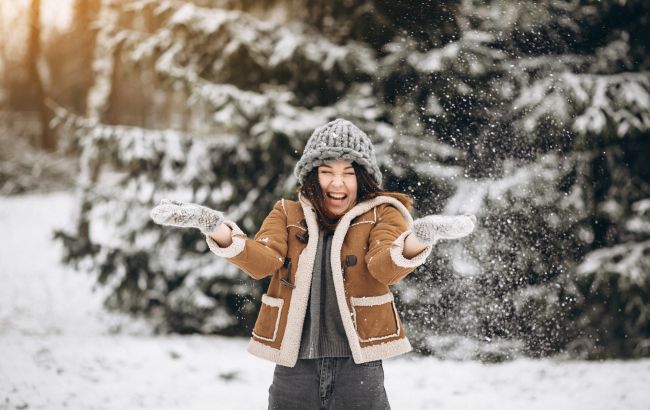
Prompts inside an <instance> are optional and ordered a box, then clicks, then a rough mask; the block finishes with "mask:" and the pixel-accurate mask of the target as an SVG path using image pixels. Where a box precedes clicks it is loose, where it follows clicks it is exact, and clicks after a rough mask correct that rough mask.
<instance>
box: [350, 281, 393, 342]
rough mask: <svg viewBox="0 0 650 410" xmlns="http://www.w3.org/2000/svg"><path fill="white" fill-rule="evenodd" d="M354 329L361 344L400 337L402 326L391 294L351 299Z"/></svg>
mask: <svg viewBox="0 0 650 410" xmlns="http://www.w3.org/2000/svg"><path fill="white" fill-rule="evenodd" d="M350 303H351V305H352V317H353V319H354V327H355V329H356V330H357V335H359V341H361V342H374V341H376V340H383V339H388V338H391V337H396V336H399V334H400V324H399V319H398V316H397V308H396V307H395V300H394V299H393V294H392V293H391V292H388V293H386V294H385V295H380V296H369V297H361V298H356V297H351V298H350Z"/></svg>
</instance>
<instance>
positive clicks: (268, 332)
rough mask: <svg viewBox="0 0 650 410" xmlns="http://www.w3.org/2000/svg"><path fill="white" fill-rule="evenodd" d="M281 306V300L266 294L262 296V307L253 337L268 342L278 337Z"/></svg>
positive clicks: (282, 301)
mask: <svg viewBox="0 0 650 410" xmlns="http://www.w3.org/2000/svg"><path fill="white" fill-rule="evenodd" d="M283 305H284V300H283V299H281V298H274V297H272V296H269V295H267V294H266V293H265V294H263V295H262V307H260V313H259V314H258V315H257V321H256V322H255V327H254V328H253V336H255V337H256V338H258V339H261V340H267V341H269V342H273V341H274V340H275V338H276V337H277V336H278V328H279V327H280V316H281V315H282V306H283Z"/></svg>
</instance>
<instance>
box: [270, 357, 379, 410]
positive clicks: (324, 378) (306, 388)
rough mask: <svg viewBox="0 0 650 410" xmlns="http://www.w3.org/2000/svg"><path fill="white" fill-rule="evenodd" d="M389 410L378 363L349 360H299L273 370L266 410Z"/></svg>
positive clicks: (347, 358) (377, 361) (327, 358)
mask: <svg viewBox="0 0 650 410" xmlns="http://www.w3.org/2000/svg"><path fill="white" fill-rule="evenodd" d="M277 409H282V410H294V409H295V410H298V409H300V410H311V409H318V410H321V409H333V410H334V409H346V410H347V409H364V410H366V409H367V410H385V409H390V404H388V397H387V396H386V389H384V368H383V366H382V362H381V360H376V361H373V362H367V363H361V364H356V363H354V360H352V358H351V357H323V358H320V359H299V360H298V362H297V363H296V366H295V367H286V366H281V365H276V366H275V371H274V372H273V383H272V384H271V387H269V410H277Z"/></svg>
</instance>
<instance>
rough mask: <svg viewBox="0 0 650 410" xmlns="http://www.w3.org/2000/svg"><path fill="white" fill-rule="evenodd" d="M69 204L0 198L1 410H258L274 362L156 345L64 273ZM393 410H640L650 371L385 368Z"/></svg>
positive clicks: (227, 341) (529, 365)
mask: <svg viewBox="0 0 650 410" xmlns="http://www.w3.org/2000/svg"><path fill="white" fill-rule="evenodd" d="M71 209H72V195H71V194H70V193H56V194H47V195H36V194H33V195H26V196H20V197H13V198H4V197H0V235H2V236H1V238H2V239H0V409H61V408H71V409H120V410H121V409H262V408H266V400H267V394H268V393H267V392H268V387H269V385H270V383H271V378H272V374H273V367H274V365H273V364H272V363H269V362H266V361H263V360H260V359H258V358H255V357H253V356H251V355H249V354H248V353H247V352H246V349H245V348H246V343H247V340H245V339H232V338H224V337H208V336H154V335H152V334H151V333H150V332H149V331H148V330H147V329H148V328H147V326H146V325H145V324H143V323H136V322H134V321H133V320H131V319H129V318H127V317H125V316H120V315H115V314H109V313H107V312H105V311H103V310H102V307H101V300H102V298H103V293H102V289H96V290H95V291H93V278H90V277H88V276H87V275H83V274H80V273H77V272H74V271H72V270H70V269H69V268H65V267H62V266H61V265H60V263H59V262H58V260H59V255H60V252H61V248H60V245H59V244H58V243H57V244H54V243H53V242H52V241H51V238H50V236H51V231H52V229H53V228H54V227H56V226H63V225H64V224H67V223H69V218H70V212H71ZM384 363H385V364H384V369H385V374H386V390H387V391H388V395H389V398H390V401H391V405H392V407H393V409H397V410H399V409H408V410H411V409H465V408H468V409H475V408H476V409H511V408H512V409H515V408H517V409H590V410H593V409H608V410H610V409H626V410H628V409H647V408H650V360H637V361H606V362H600V363H597V362H575V361H554V360H548V359H547V360H516V361H512V362H507V363H502V364H493V365H484V364H481V363H477V362H456V361H444V360H438V359H434V358H421V357H418V356H415V355H406V356H403V357H401V358H397V359H391V360H387V361H385V362H384Z"/></svg>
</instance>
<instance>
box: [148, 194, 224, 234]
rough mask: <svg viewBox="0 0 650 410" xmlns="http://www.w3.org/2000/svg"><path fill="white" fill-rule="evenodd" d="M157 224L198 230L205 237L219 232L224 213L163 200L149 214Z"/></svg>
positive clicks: (191, 204) (190, 204)
mask: <svg viewBox="0 0 650 410" xmlns="http://www.w3.org/2000/svg"><path fill="white" fill-rule="evenodd" d="M149 215H150V216H151V219H153V221H154V222H155V223H157V224H160V225H168V226H178V227H182V228H198V229H200V230H201V232H203V234H204V235H210V234H212V233H215V232H217V230H218V229H219V226H221V223H222V222H223V220H224V216H223V213H221V212H219V211H215V210H213V209H210V208H207V207H205V206H201V205H197V204H193V203H185V202H179V201H172V200H169V199H163V200H162V201H160V204H158V205H157V206H156V207H155V208H153V209H152V210H151V212H150V214H149Z"/></svg>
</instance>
